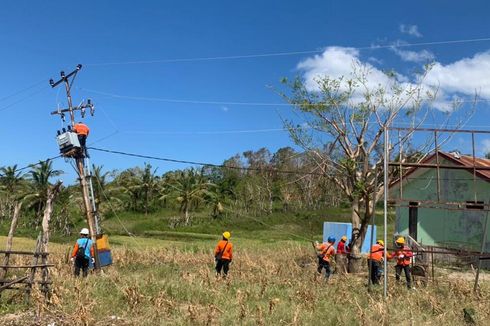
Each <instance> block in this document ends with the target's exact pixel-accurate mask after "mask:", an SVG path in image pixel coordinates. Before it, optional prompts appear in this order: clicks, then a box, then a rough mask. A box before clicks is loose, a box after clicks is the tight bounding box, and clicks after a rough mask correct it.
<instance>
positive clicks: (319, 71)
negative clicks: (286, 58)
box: [298, 47, 391, 90]
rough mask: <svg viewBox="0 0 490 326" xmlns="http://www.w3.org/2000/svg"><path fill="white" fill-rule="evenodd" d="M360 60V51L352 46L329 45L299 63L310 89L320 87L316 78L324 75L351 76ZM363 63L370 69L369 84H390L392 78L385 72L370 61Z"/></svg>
mask: <svg viewBox="0 0 490 326" xmlns="http://www.w3.org/2000/svg"><path fill="white" fill-rule="evenodd" d="M358 62H360V59H359V51H358V50H356V49H352V48H343V47H329V48H327V49H326V50H325V51H324V52H323V53H322V54H319V55H315V56H314V57H312V58H309V59H306V60H304V61H302V62H300V63H299V64H298V69H299V70H302V71H303V74H304V78H305V81H306V87H307V88H308V89H309V90H316V89H318V83H317V82H316V80H317V79H318V78H321V77H323V76H329V77H331V78H340V77H343V76H345V77H351V76H352V74H353V68H354V66H355V65H356V63H358ZM363 65H364V66H365V67H366V68H367V69H368V70H369V71H370V73H369V79H368V85H369V86H370V87H375V86H378V85H380V84H381V85H387V84H389V83H390V82H391V81H390V78H389V77H388V76H386V74H385V73H384V72H382V71H381V70H379V69H377V68H375V67H374V66H373V65H371V64H370V63H366V62H364V63H363Z"/></svg>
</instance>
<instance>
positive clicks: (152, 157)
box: [88, 147, 325, 176]
mask: <svg viewBox="0 0 490 326" xmlns="http://www.w3.org/2000/svg"><path fill="white" fill-rule="evenodd" d="M88 149H90V150H94V151H99V152H106V153H111V154H118V155H124V156H131V157H138V158H146V159H150V160H155V161H164V162H171V163H182V164H192V165H201V166H211V167H217V168H224V169H232V170H241V171H258V172H263V171H269V172H275V173H284V174H303V175H305V174H308V175H317V176H325V174H324V173H318V172H303V171H293V170H278V169H273V168H251V167H239V166H228V165H224V164H214V163H205V162H196V161H187V160H177V159H172V158H165V157H156V156H150V155H142V154H135V153H128V152H121V151H114V150H110V149H103V148H96V147H89V148H88Z"/></svg>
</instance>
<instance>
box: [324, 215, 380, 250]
mask: <svg viewBox="0 0 490 326" xmlns="http://www.w3.org/2000/svg"><path fill="white" fill-rule="evenodd" d="M344 235H345V236H347V238H348V239H349V240H350V238H351V236H352V224H350V223H338V222H324V223H323V242H326V241H327V239H328V237H330V236H333V237H334V238H335V240H336V242H335V247H337V244H338V242H339V240H340V238H341V237H342V236H344ZM374 239H376V225H375V226H374ZM349 240H347V243H349ZM374 241H376V240H374ZM370 246H371V225H368V230H367V233H366V238H365V239H364V243H363V244H362V247H361V252H362V253H368V252H369V249H370Z"/></svg>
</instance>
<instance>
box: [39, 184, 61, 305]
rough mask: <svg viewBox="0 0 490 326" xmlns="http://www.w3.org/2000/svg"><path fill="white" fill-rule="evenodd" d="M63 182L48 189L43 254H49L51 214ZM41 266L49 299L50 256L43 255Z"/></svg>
mask: <svg viewBox="0 0 490 326" xmlns="http://www.w3.org/2000/svg"><path fill="white" fill-rule="evenodd" d="M61 184H62V182H61V181H58V182H57V183H56V184H55V185H54V186H53V187H50V188H49V189H48V198H47V200H46V206H45V209H44V216H43V222H42V227H43V231H42V232H43V233H42V237H41V239H42V243H41V248H40V251H41V253H47V252H48V243H49V221H50V220H51V214H52V213H53V201H54V200H55V198H56V196H57V195H58V194H59V192H60V191H61ZM41 264H42V265H44V267H41V268H42V270H41V280H42V282H43V283H42V284H41V289H42V292H43V293H44V296H45V297H46V298H47V297H48V295H49V286H48V284H47V282H48V278H49V270H48V256H46V255H42V256H41Z"/></svg>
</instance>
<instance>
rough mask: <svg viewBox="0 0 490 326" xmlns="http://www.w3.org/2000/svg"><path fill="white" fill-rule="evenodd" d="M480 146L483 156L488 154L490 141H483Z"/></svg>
mask: <svg viewBox="0 0 490 326" xmlns="http://www.w3.org/2000/svg"><path fill="white" fill-rule="evenodd" d="M481 144H482V152H483V154H487V153H490V139H483V140H482V142H481Z"/></svg>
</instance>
